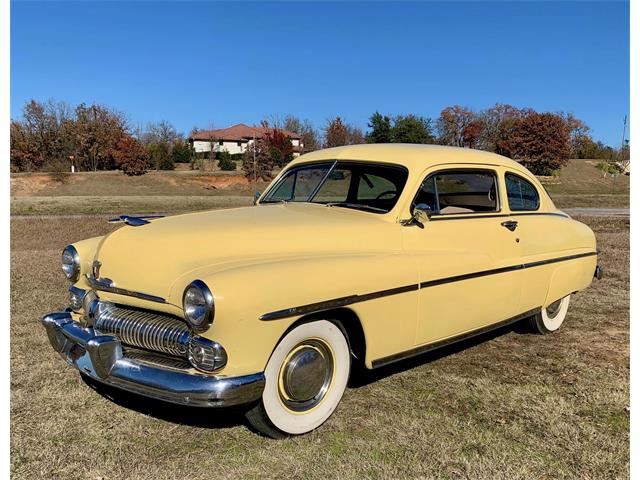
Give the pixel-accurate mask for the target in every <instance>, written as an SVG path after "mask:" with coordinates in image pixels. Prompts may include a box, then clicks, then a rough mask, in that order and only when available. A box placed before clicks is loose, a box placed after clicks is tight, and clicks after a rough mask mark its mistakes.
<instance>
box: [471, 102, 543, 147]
mask: <svg viewBox="0 0 640 480" xmlns="http://www.w3.org/2000/svg"><path fill="white" fill-rule="evenodd" d="M531 112H533V110H531V109H519V108H516V107H514V106H512V105H508V104H501V103H499V104H496V105H494V106H493V107H491V108H487V109H485V110H483V111H481V112H480V113H479V114H478V116H477V119H478V122H479V125H480V131H481V133H480V137H479V138H478V139H477V147H478V148H480V149H481V150H486V151H488V152H494V153H498V154H500V155H508V152H507V150H506V149H505V148H504V145H505V142H508V141H509V137H510V135H511V129H512V128H513V126H514V124H515V122H517V121H518V120H519V119H521V118H522V117H524V116H525V115H527V114H529V113H531Z"/></svg>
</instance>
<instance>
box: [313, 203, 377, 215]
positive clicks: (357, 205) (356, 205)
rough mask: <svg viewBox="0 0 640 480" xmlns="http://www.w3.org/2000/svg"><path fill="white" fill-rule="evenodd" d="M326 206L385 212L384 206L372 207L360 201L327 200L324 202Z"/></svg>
mask: <svg viewBox="0 0 640 480" xmlns="http://www.w3.org/2000/svg"><path fill="white" fill-rule="evenodd" d="M325 205H326V206H327V207H345V208H354V209H356V210H369V211H371V212H381V213H387V210H385V209H384V208H378V207H372V206H371V205H364V204H362V203H349V202H327V203H325Z"/></svg>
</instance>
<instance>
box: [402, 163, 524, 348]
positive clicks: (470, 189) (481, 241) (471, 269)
mask: <svg viewBox="0 0 640 480" xmlns="http://www.w3.org/2000/svg"><path fill="white" fill-rule="evenodd" d="M498 178H499V177H498V171H497V169H495V168H493V167H490V166H486V167H484V166H483V167H478V166H472V167H470V166H468V165H461V166H452V167H447V168H442V167H440V169H438V170H437V171H433V172H430V173H427V174H426V175H425V177H424V180H423V182H422V184H421V186H420V188H419V190H418V192H417V193H416V196H415V198H414V200H413V202H412V204H411V205H412V206H411V207H410V208H413V206H415V205H416V204H419V203H426V204H428V205H429V207H430V208H431V210H432V211H433V215H432V216H431V219H430V220H429V221H427V222H425V224H424V228H420V227H419V226H415V225H413V226H406V227H405V228H404V229H403V242H404V249H405V251H406V253H407V254H408V255H411V256H413V257H414V259H415V261H416V263H417V265H418V268H419V271H420V281H421V283H420V289H419V291H418V295H419V307H418V308H419V320H418V328H417V334H416V342H415V343H416V345H422V344H427V343H432V342H437V341H439V340H444V339H447V338H449V337H455V336H458V335H461V334H464V333H467V332H470V331H473V330H476V329H480V328H482V327H486V326H488V325H491V324H494V323H497V322H500V321H504V320H507V319H509V318H511V317H513V316H515V315H517V314H518V313H520V312H519V311H518V310H519V307H520V296H521V290H522V272H521V271H520V269H519V268H518V266H519V265H520V264H521V262H520V249H519V239H518V233H517V231H512V230H511V229H510V223H508V222H509V218H508V217H507V216H506V215H505V214H504V212H503V211H502V209H501V199H502V198H503V197H504V194H503V191H502V187H501V186H500V185H501V182H499V181H498Z"/></svg>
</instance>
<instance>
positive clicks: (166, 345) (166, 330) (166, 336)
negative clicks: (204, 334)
mask: <svg viewBox="0 0 640 480" xmlns="http://www.w3.org/2000/svg"><path fill="white" fill-rule="evenodd" d="M94 325H95V329H96V330H98V331H99V332H100V333H106V334H111V335H115V336H116V337H118V338H120V341H122V343H123V344H125V345H130V346H134V347H139V348H145V349H147V350H155V351H156V352H162V353H167V354H169V355H175V356H179V357H186V356H187V348H188V345H189V337H190V334H189V328H188V327H187V325H186V324H185V323H184V322H181V321H180V320H177V319H175V318H173V317H170V316H168V315H162V314H158V313H151V312H145V311H142V310H130V309H126V308H121V307H116V306H115V305H113V304H110V303H104V302H100V305H99V307H98V308H97V310H96V313H95V323H94Z"/></svg>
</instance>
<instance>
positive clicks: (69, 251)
mask: <svg viewBox="0 0 640 480" xmlns="http://www.w3.org/2000/svg"><path fill="white" fill-rule="evenodd" d="M62 271H63V272H64V275H65V276H66V277H67V279H68V280H69V281H70V282H73V283H75V282H77V281H78V278H80V255H78V251H77V250H76V249H75V247H74V246H73V245H67V246H66V247H65V249H64V250H63V251H62Z"/></svg>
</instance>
